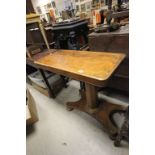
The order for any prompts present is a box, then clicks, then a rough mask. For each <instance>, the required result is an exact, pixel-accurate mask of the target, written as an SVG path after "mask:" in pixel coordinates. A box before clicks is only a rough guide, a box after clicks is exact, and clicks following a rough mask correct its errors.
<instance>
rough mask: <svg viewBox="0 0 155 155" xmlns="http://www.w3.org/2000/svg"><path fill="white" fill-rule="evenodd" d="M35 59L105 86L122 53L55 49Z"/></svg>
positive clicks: (53, 69) (54, 69)
mask: <svg viewBox="0 0 155 155" xmlns="http://www.w3.org/2000/svg"><path fill="white" fill-rule="evenodd" d="M52 51H53V50H51V52H50V53H49V54H48V55H46V56H43V57H41V58H39V59H38V60H35V61H34V64H35V65H37V66H38V67H39V68H41V69H45V70H48V71H51V72H54V73H57V74H61V75H65V76H68V77H71V78H74V79H76V80H79V81H83V82H86V83H90V84H92V85H95V86H101V87H102V86H103V85H104V84H105V82H106V81H107V80H108V79H109V78H110V76H111V75H112V73H113V72H114V71H115V69H116V68H117V67H118V66H119V64H120V63H121V61H122V60H123V59H124V58H125V54H122V53H109V52H108V53H107V52H92V51H74V50H55V52H52Z"/></svg>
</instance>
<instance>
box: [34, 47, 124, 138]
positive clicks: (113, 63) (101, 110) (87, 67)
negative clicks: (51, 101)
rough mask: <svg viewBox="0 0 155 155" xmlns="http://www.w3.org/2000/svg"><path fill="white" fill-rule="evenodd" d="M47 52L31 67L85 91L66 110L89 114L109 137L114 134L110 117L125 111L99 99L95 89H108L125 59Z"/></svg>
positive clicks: (113, 55)
mask: <svg viewBox="0 0 155 155" xmlns="http://www.w3.org/2000/svg"><path fill="white" fill-rule="evenodd" d="M49 52H50V53H49V54H48V55H46V56H44V57H42V58H40V59H38V60H36V61H34V62H33V64H34V65H35V66H37V67H38V68H40V69H45V70H48V71H51V72H54V73H56V74H61V75H64V76H67V77H71V78H73V79H76V80H79V81H82V82H84V83H85V90H81V99H80V100H79V101H77V102H69V103H67V109H68V110H73V109H78V110H81V111H83V112H86V113H88V114H90V115H91V116H93V117H94V118H96V119H97V120H98V121H99V122H101V123H102V124H103V125H104V127H105V129H106V130H107V132H108V133H109V134H110V135H111V134H112V135H114V134H116V133H117V132H118V128H117V127H116V126H115V125H114V124H113V123H112V121H111V118H112V117H111V116H112V113H113V111H115V110H124V109H125V107H124V106H122V105H117V104H112V103H108V102H106V101H103V100H101V99H99V98H98V96H97V88H98V87H105V86H106V85H107V83H108V81H109V79H110V77H111V76H112V74H113V73H114V72H115V70H116V68H117V67H118V66H119V64H120V63H121V62H122V61H123V59H124V58H125V55H124V54H121V53H106V52H89V51H73V50H55V51H53V50H49Z"/></svg>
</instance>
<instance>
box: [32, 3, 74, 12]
mask: <svg viewBox="0 0 155 155" xmlns="http://www.w3.org/2000/svg"><path fill="white" fill-rule="evenodd" d="M52 1H55V3H56V7H57V9H58V10H59V12H60V11H62V10H64V9H65V2H67V1H68V2H69V1H72V2H73V4H75V0H32V4H33V7H34V9H35V10H36V7H37V6H44V5H46V4H47V3H50V2H52Z"/></svg>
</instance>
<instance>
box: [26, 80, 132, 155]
mask: <svg viewBox="0 0 155 155" xmlns="http://www.w3.org/2000/svg"><path fill="white" fill-rule="evenodd" d="M27 87H28V88H29V90H30V92H31V93H32V95H33V97H34V99H35V101H36V106H37V110H38V114H39V121H38V122H36V123H35V124H34V125H33V126H32V127H31V128H29V129H28V130H27V131H28V132H27V137H26V138H27V142H26V145H27V155H128V154H129V146H128V143H126V142H122V146H121V147H118V148H117V147H114V145H113V141H111V140H110V139H109V137H108V135H107V134H106V133H105V132H104V128H103V126H102V125H101V124H100V123H98V122H97V121H96V120H95V119H93V118H92V117H90V116H89V115H87V114H85V113H82V112H80V111H77V110H73V111H71V112H69V111H67V110H66V108H65V106H64V105H65V103H66V102H67V101H76V100H78V99H79V98H80V96H79V92H78V89H79V83H78V82H77V81H73V80H72V81H70V82H69V87H68V88H64V89H63V90H62V91H61V92H60V93H59V95H58V96H57V97H56V99H50V98H48V97H46V96H45V95H43V94H41V93H39V92H38V91H37V90H35V89H34V88H33V87H32V86H30V85H27ZM99 96H101V97H103V98H105V99H107V100H112V101H113V102H115V103H116V104H117V103H119V104H126V103H128V99H127V98H125V97H122V96H118V95H116V94H112V93H111V96H110V97H107V96H106V95H104V94H102V93H101V94H99ZM111 97H113V98H111ZM114 97H115V98H114ZM120 99H121V100H120Z"/></svg>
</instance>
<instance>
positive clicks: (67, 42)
mask: <svg viewBox="0 0 155 155" xmlns="http://www.w3.org/2000/svg"><path fill="white" fill-rule="evenodd" d="M51 29H52V32H53V33H54V41H55V48H56V49H73V50H79V49H80V48H82V47H83V46H86V45H87V44H88V37H87V35H88V30H89V29H88V22H87V21H86V20H73V21H70V22H64V23H58V24H54V25H53V26H52V27H51Z"/></svg>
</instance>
